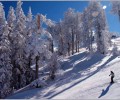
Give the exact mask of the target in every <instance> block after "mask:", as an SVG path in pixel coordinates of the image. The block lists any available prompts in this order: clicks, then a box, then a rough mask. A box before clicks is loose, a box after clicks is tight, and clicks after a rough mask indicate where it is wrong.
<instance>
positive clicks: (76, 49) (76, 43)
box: [75, 40, 78, 53]
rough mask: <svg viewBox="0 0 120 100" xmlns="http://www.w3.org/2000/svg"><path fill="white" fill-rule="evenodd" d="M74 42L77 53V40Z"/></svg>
mask: <svg viewBox="0 0 120 100" xmlns="http://www.w3.org/2000/svg"><path fill="white" fill-rule="evenodd" d="M75 44H76V53H77V47H78V46H77V40H76V43H75Z"/></svg>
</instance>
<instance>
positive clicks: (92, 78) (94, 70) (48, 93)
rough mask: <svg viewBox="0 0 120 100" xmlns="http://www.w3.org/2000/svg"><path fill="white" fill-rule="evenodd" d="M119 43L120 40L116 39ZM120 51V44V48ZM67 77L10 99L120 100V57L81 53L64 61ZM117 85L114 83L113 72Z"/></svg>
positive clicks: (62, 61) (16, 94) (64, 71)
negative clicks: (98, 99) (112, 81)
mask: <svg viewBox="0 0 120 100" xmlns="http://www.w3.org/2000/svg"><path fill="white" fill-rule="evenodd" d="M113 42H115V44H118V42H119V43H120V39H119V38H118V39H116V40H113ZM117 46H118V48H119V45H117ZM60 64H61V66H62V70H63V73H64V74H63V75H62V76H59V77H58V78H57V79H56V80H55V81H52V82H49V84H48V86H46V87H43V88H37V89H30V90H26V91H24V92H15V93H14V94H13V95H11V96H9V97H8V99H40V98H46V99H88V98H89V99H97V98H101V99H112V98H114V99H118V98H120V94H119V93H120V88H119V86H120V68H119V67H120V66H119V65H120V57H119V56H113V55H112V54H108V55H106V56H104V55H101V54H99V53H97V52H96V53H95V54H93V55H89V54H88V53H87V51H85V50H81V52H80V53H77V54H74V55H73V56H70V57H66V58H64V59H63V58H60ZM111 70H112V71H113V72H114V73H115V78H114V80H115V83H114V84H110V76H109V74H110V71H111Z"/></svg>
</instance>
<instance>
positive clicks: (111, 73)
mask: <svg viewBox="0 0 120 100" xmlns="http://www.w3.org/2000/svg"><path fill="white" fill-rule="evenodd" d="M109 76H111V83H114V81H113V78H114V76H115V75H114V72H113V71H110V75H109Z"/></svg>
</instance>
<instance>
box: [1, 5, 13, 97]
mask: <svg viewBox="0 0 120 100" xmlns="http://www.w3.org/2000/svg"><path fill="white" fill-rule="evenodd" d="M8 34H9V30H8V25H7V22H6V20H5V12H4V9H3V5H2V3H0V98H4V97H5V96H6V95H8V94H9V93H10V92H11V91H12V89H11V76H12V65H11V60H10V46H9V40H8Z"/></svg>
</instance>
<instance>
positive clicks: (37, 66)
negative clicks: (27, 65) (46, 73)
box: [35, 56, 39, 79]
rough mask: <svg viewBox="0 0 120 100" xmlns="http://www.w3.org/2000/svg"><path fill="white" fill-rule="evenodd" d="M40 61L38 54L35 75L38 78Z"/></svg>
mask: <svg viewBox="0 0 120 100" xmlns="http://www.w3.org/2000/svg"><path fill="white" fill-rule="evenodd" d="M38 61H39V56H36V73H35V74H36V75H35V78H36V79H37V78H38V68H39V65H38Z"/></svg>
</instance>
